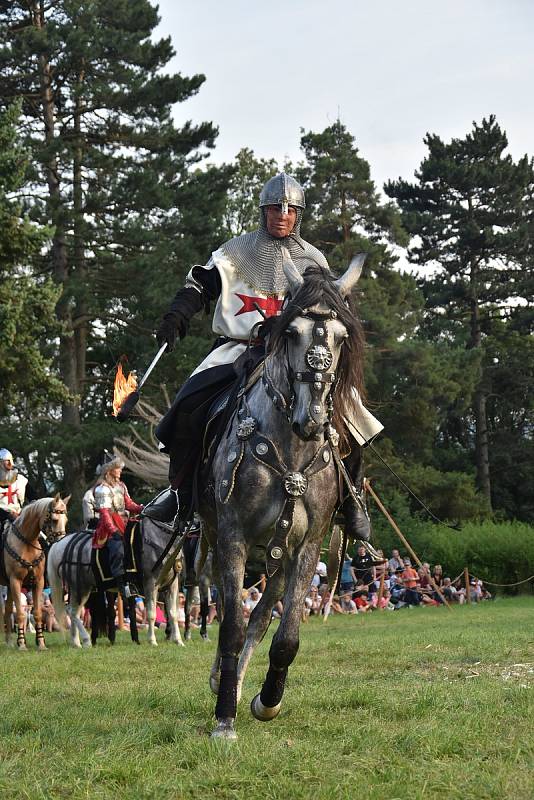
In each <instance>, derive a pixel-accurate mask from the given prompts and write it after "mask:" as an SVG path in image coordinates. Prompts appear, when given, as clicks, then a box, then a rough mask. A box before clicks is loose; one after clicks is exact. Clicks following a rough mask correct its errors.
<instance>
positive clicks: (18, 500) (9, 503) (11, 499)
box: [0, 475, 28, 514]
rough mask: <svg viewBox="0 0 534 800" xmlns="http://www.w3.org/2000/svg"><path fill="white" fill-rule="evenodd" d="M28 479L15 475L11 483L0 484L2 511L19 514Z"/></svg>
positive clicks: (0, 505) (0, 506)
mask: <svg viewBox="0 0 534 800" xmlns="http://www.w3.org/2000/svg"><path fill="white" fill-rule="evenodd" d="M27 483H28V479H27V478H25V477H24V475H17V477H16V478H15V480H14V481H13V483H9V484H0V508H1V509H3V510H4V511H8V512H9V511H16V512H17V514H18V513H19V512H20V509H21V508H22V506H23V504H24V497H25V494H26V484H27Z"/></svg>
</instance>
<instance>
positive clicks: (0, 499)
mask: <svg viewBox="0 0 534 800" xmlns="http://www.w3.org/2000/svg"><path fill="white" fill-rule="evenodd" d="M27 483H28V479H27V478H25V477H24V475H21V474H20V473H19V472H18V470H17V469H16V468H15V467H14V465H13V455H12V454H11V453H10V452H9V450H7V449H6V448H5V447H2V448H0V528H1V527H2V526H3V524H4V522H5V521H6V520H12V519H16V518H17V517H18V516H19V514H20V512H21V509H22V506H23V505H24V499H25V496H26V486H27Z"/></svg>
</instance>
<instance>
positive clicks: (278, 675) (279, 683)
mask: <svg viewBox="0 0 534 800" xmlns="http://www.w3.org/2000/svg"><path fill="white" fill-rule="evenodd" d="M286 678H287V667H284V669H274V667H272V666H270V667H269V669H268V670H267V676H266V678H265V682H264V684H263V686H262V688H261V692H260V700H261V702H262V703H263V705H264V706H266V707H267V708H273V707H274V706H277V705H278V704H279V703H281V702H282V697H283V695H284V688H285V685H286Z"/></svg>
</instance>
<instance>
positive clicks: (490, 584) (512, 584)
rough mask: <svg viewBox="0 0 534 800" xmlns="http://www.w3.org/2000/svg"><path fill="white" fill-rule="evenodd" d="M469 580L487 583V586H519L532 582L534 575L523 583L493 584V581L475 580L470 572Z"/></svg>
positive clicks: (475, 577) (474, 576)
mask: <svg viewBox="0 0 534 800" xmlns="http://www.w3.org/2000/svg"><path fill="white" fill-rule="evenodd" d="M469 577H470V578H474V579H475V580H476V581H482V583H487V584H488V585H489V586H502V587H505V586H520V585H521V584H522V583H528V582H529V581H531V580H534V575H531V576H530V578H525V579H524V580H523V581H516V582H515V583H494V582H493V581H487V580H485V579H483V578H477V576H476V575H473V574H472V573H471V572H470V573H469Z"/></svg>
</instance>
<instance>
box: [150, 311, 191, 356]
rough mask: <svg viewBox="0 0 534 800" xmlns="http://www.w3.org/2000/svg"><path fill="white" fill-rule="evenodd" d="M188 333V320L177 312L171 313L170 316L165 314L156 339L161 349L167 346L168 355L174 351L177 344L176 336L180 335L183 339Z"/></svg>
mask: <svg viewBox="0 0 534 800" xmlns="http://www.w3.org/2000/svg"><path fill="white" fill-rule="evenodd" d="M185 332H186V320H185V317H183V316H182V315H181V314H178V313H176V312H171V313H169V314H165V316H164V317H163V319H162V320H161V324H160V326H159V328H158V330H157V331H156V339H157V342H158V344H159V346H160V347H161V346H162V345H163V344H167V351H166V352H167V353H170V352H171V351H172V350H174V345H175V342H176V335H177V334H179V335H180V339H183V338H184V336H185Z"/></svg>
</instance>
